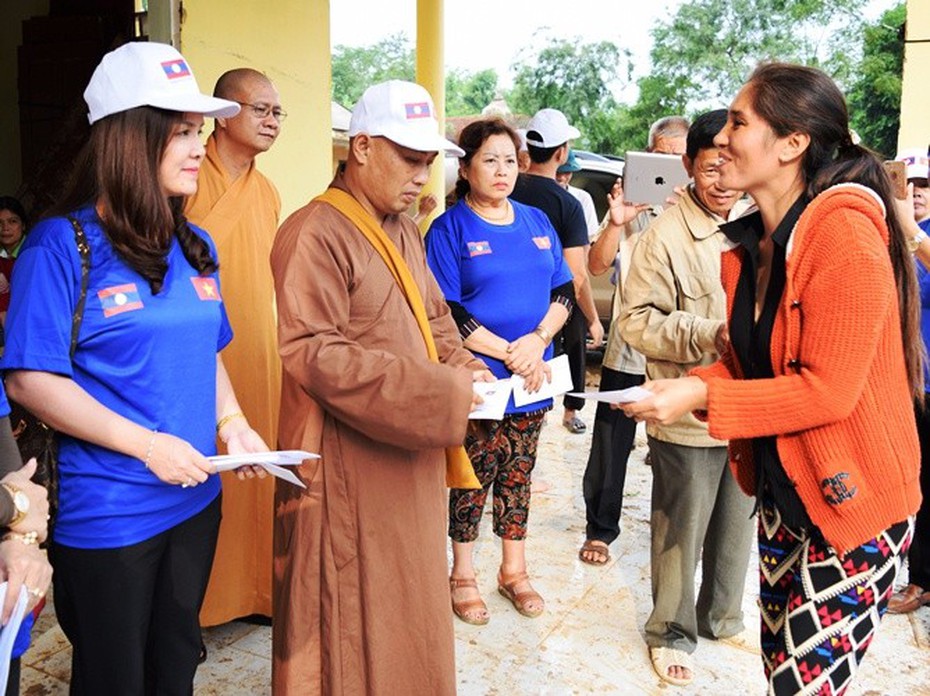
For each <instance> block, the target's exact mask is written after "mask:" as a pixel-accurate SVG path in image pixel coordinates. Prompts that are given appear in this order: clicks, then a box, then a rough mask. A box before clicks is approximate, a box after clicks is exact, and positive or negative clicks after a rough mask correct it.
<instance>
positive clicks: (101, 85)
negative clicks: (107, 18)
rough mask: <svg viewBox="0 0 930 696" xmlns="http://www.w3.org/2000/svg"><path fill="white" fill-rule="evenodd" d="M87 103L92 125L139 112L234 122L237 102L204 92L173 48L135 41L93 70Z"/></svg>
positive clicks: (108, 57)
mask: <svg viewBox="0 0 930 696" xmlns="http://www.w3.org/2000/svg"><path fill="white" fill-rule="evenodd" d="M84 101H86V102H87V107H88V108H89V109H90V113H89V114H88V115H87V119H88V120H89V121H90V122H91V124H93V123H96V122H97V121H99V120H100V119H102V118H105V117H107V116H110V115H111V114H118V113H120V112H121V111H129V109H135V108H136V107H139V106H154V107H157V108H159V109H168V110H169V111H180V112H182V113H194V114H203V115H204V116H213V117H219V118H224V117H229V116H235V115H236V114H238V113H239V109H240V108H241V107H240V106H239V105H238V104H237V103H236V102H234V101H229V100H228V99H218V98H217V97H211V96H208V95H206V94H202V93H201V92H200V88H199V87H198V86H197V80H195V79H194V73H193V71H192V70H191V68H190V66H189V65H188V64H187V61H186V60H184V56H182V55H181V54H180V53H178V52H177V50H176V49H175V48H174V47H172V46H169V45H168V44H162V43H153V42H142V41H131V42H129V43H127V44H123V45H122V46H120V47H119V48H117V49H116V50H113V51H110V52H109V53H107V54H106V55H105V56H104V57H103V59H102V60H101V61H100V64H99V65H98V66H97V68H96V69H95V70H94V74H93V75H92V76H91V78H90V83H89V84H88V85H87V89H86V90H84Z"/></svg>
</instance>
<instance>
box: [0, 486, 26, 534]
mask: <svg viewBox="0 0 930 696" xmlns="http://www.w3.org/2000/svg"><path fill="white" fill-rule="evenodd" d="M0 486H3V488H4V490H6V492H7V493H9V494H10V500H11V501H13V519H11V520H10V521H9V523H8V524H7V527H15V526H16V525H18V524H19V523H20V522H22V521H23V520H24V519H25V518H26V515H28V514H29V496H28V495H26V494H25V493H23V492H22V491H21V490H20V489H19V488H17V487H16V486H14V485H13V484H12V483H0Z"/></svg>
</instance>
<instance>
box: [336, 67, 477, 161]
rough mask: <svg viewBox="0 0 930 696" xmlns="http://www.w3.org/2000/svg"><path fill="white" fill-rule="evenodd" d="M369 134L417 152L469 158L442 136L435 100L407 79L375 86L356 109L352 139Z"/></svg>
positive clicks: (353, 112)
mask: <svg viewBox="0 0 930 696" xmlns="http://www.w3.org/2000/svg"><path fill="white" fill-rule="evenodd" d="M359 133H365V134H367V135H370V136H382V137H385V138H387V139H388V140H390V141H391V142H394V143H397V144H398V145H400V146H401V147H408V148H410V149H411V150H416V151H417V152H440V151H443V150H445V151H446V152H451V153H453V154H454V155H455V156H456V157H462V156H464V155H465V151H464V150H462V149H461V148H460V147H459V146H458V145H456V144H455V143H453V142H451V141H449V140H446V139H445V138H443V137H442V136H441V135H440V134H439V121H437V120H436V112H435V108H434V107H433V99H432V97H430V95H429V92H427V91H426V90H425V89H424V88H423V87H421V86H420V85H418V84H415V83H413V82H405V81H403V80H388V81H387V82H380V83H378V84H376V85H372V86H371V87H369V88H368V89H366V90H365V93H364V94H363V95H362V98H361V99H359V100H358V103H357V104H356V105H355V108H354V109H352V119H351V120H350V121H349V137H350V138H351V137H353V136H356V135H358V134H359Z"/></svg>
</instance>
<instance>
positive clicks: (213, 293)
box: [191, 276, 222, 302]
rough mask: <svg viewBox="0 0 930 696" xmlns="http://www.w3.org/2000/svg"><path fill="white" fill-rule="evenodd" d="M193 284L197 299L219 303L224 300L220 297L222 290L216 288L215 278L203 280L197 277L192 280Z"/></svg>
mask: <svg viewBox="0 0 930 696" xmlns="http://www.w3.org/2000/svg"><path fill="white" fill-rule="evenodd" d="M191 282H192V283H193V284H194V290H195V291H196V292H197V297H199V298H200V299H201V300H215V301H217V302H219V301H220V300H221V299H222V298H221V297H220V289H219V288H218V287H216V281H215V280H214V279H213V278H202V277H200V276H197V277H195V278H191Z"/></svg>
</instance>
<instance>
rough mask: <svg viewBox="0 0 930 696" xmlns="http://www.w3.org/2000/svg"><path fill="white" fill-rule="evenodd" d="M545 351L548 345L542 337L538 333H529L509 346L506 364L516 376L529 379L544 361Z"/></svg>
mask: <svg viewBox="0 0 930 696" xmlns="http://www.w3.org/2000/svg"><path fill="white" fill-rule="evenodd" d="M545 351H546V344H545V342H543V339H542V337H541V336H540V335H539V334H537V333H528V334H525V335H523V336H520V338H518V339H517V340H516V341H512V342H511V343H510V344H509V345H508V346H507V357H506V358H505V359H504V364H505V365H506V366H507V369H508V370H510V371H511V372H513V373H514V374H517V375H520V376H521V377H523V378H527V377H529V376H530V374H532V372H533V370H535V369H536V367H537V364H538V363H539V362H540V361H542V357H543V354H544V353H545Z"/></svg>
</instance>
